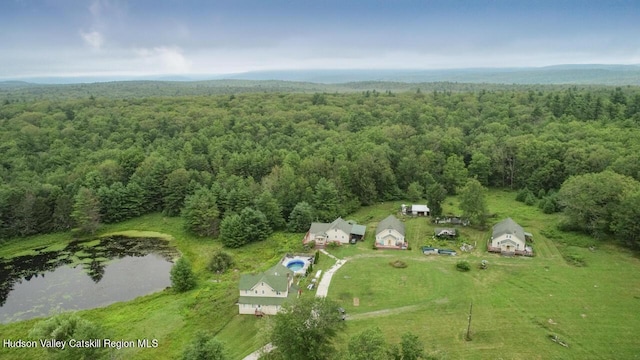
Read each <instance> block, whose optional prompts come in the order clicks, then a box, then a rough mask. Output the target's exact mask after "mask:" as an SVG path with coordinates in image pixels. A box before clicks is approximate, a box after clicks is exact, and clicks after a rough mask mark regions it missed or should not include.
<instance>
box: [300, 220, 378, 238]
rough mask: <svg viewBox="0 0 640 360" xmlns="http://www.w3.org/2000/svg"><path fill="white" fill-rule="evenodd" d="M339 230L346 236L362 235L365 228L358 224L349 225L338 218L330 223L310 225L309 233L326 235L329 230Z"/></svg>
mask: <svg viewBox="0 0 640 360" xmlns="http://www.w3.org/2000/svg"><path fill="white" fill-rule="evenodd" d="M333 229H339V230H342V231H343V232H345V233H346V234H356V235H364V232H365V230H366V226H364V225H358V224H350V223H349V222H347V221H345V220H344V219H343V218H341V217H339V218H337V219H335V220H333V222H331V223H317V222H314V223H311V227H310V228H309V232H310V233H312V234H326V233H327V232H328V231H329V230H333Z"/></svg>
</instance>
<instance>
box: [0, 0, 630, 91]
mask: <svg viewBox="0 0 640 360" xmlns="http://www.w3.org/2000/svg"><path fill="white" fill-rule="evenodd" d="M586 63H599V64H603V63H606V64H640V1H638V0H606V1H605V0H582V1H580V0H549V1H547V0H528V1H524V0H523V1H518V0H467V1H458V0H422V1H418V0H415V1H413V0H385V1H382V0H369V1H364V0H314V1H307V0H288V1H285V0H130V1H126V0H93V1H91V0H87V1H83V0H3V1H2V6H1V9H0V78H5V79H6V78H15V77H29V76H96V75H98V76H99V75H132V76H140V75H154V74H225V73H237V72H245V71H254V70H272V69H285V70H288V69H441V68H467V67H522V66H545V65H554V64H586Z"/></svg>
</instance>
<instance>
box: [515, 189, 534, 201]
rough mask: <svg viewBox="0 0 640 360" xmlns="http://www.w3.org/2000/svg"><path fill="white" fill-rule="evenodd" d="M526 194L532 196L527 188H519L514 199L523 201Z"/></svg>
mask: <svg viewBox="0 0 640 360" xmlns="http://www.w3.org/2000/svg"><path fill="white" fill-rule="evenodd" d="M528 196H533V193H532V192H531V190H529V189H528V188H524V189H521V190H520V191H518V195H516V201H519V202H525V201H526V200H527V197H528Z"/></svg>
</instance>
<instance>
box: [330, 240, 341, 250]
mask: <svg viewBox="0 0 640 360" xmlns="http://www.w3.org/2000/svg"><path fill="white" fill-rule="evenodd" d="M338 246H340V243H338V242H336V241H332V242H330V243H329V244H327V247H328V248H329V249H333V250H335V249H337V248H338Z"/></svg>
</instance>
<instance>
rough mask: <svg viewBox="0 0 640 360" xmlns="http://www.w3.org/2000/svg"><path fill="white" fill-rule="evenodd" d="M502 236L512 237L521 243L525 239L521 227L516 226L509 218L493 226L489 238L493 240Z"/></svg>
mask: <svg viewBox="0 0 640 360" xmlns="http://www.w3.org/2000/svg"><path fill="white" fill-rule="evenodd" d="M504 234H511V235H514V236H515V237H517V238H518V239H520V240H522V241H524V239H525V237H524V230H523V229H522V226H520V225H518V223H516V222H515V221H513V220H512V219H511V218H506V219H504V220H502V221H501V222H499V223H497V224H495V225H494V226H493V234H492V235H491V236H492V237H493V238H494V239H495V238H496V237H498V236H502V235H504Z"/></svg>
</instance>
